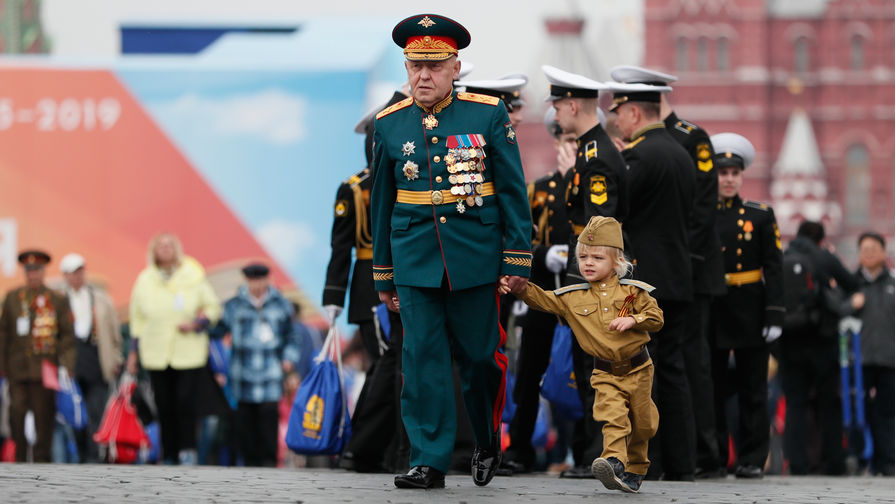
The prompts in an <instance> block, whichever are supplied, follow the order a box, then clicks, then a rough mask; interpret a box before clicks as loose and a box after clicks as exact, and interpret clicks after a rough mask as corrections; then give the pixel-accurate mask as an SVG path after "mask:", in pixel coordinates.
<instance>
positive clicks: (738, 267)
mask: <svg viewBox="0 0 895 504" xmlns="http://www.w3.org/2000/svg"><path fill="white" fill-rule="evenodd" d="M443 218H444V217H442V219H443ZM741 269H743V265H742V264H740V263H737V271H740V270H741Z"/></svg>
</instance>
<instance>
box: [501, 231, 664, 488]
mask: <svg viewBox="0 0 895 504" xmlns="http://www.w3.org/2000/svg"><path fill="white" fill-rule="evenodd" d="M576 254H577V257H578V267H579V269H580V270H581V276H583V277H584V278H585V279H586V280H587V281H588V283H582V284H576V285H570V286H568V287H563V288H561V289H557V290H555V291H553V292H545V291H544V290H542V289H541V288H539V287H538V286H537V285H534V284H532V283H530V282H529V284H528V285H527V286H526V287H525V289H524V290H520V291H519V292H514V294H516V295H517V296H519V297H520V298H521V299H522V300H524V301H525V303H526V304H528V305H529V306H531V307H532V308H536V309H538V310H542V311H546V312H550V313H554V314H556V315H559V316H562V317H564V318H565V319H566V321H567V322H568V323H569V325H570V326H571V327H572V331H573V332H574V333H575V337H576V338H578V343H579V344H580V345H581V348H582V349H584V351H586V352H587V353H588V354H590V355H593V356H594V371H593V374H592V375H591V379H590V383H591V386H592V387H593V388H594V390H596V397H595V400H594V407H593V415H594V419H595V420H597V421H598V422H606V423H605V425H604V426H603V454H602V456H601V457H599V458H597V459H596V460H594V462H593V465H592V466H591V471H593V473H594V476H595V477H596V478H597V479H599V480H600V481H601V482H602V483H603V485H604V486H605V487H606V488H608V489H610V490H622V491H624V492H629V493H635V492H637V491H639V490H640V484H641V482H642V481H643V476H644V475H645V474H646V470H647V468H649V459H648V458H647V446H648V443H649V439H650V438H651V437H653V435H654V434H655V433H656V428H657V427H658V425H659V413H658V411H657V410H656V405H655V404H654V403H653V401H652V398H651V397H650V392H651V390H652V385H653V363H652V361H651V360H650V357H649V353H648V352H647V351H646V344H647V343H648V342H649V338H650V336H649V333H648V332H650V331H652V332H654V331H658V330H659V329H661V328H662V324H663V323H664V322H663V317H662V310H661V309H659V306H658V304H657V303H656V300H655V299H653V298H652V297H651V296H650V295H649V292H650V291H652V290H653V287H652V286H650V285H648V284H646V283H643V282H639V281H637V280H628V279H623V280H619V277H621V276H624V275H625V274H626V273H628V272H629V271H630V269H631V263H630V262H628V261H627V260H626V259H625V256H624V244H623V241H622V230H621V225H620V224H619V223H618V221H616V220H615V219H613V218H611V217H592V218H591V219H590V222H588V224H587V226H586V227H585V228H584V231H582V232H581V235H580V236H579V237H578V246H577V249H576ZM500 292H501V293H502V294H506V293H507V292H510V289H509V286H508V285H507V284H506V283H504V282H501V285H500Z"/></svg>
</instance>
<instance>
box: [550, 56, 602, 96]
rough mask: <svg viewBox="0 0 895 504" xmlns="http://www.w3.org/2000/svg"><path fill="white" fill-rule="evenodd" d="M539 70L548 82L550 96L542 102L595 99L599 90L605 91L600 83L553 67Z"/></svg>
mask: <svg viewBox="0 0 895 504" xmlns="http://www.w3.org/2000/svg"><path fill="white" fill-rule="evenodd" d="M541 70H543V71H544V75H545V76H547V81H548V82H550V94H549V95H548V96H547V98H546V99H545V100H544V101H548V102H550V101H556V100H562V99H563V98H596V97H597V96H599V95H600V90H602V89H606V85H605V84H603V83H602V82H598V81H595V80H593V79H588V78H587V77H585V76H583V75H578V74H574V73H572V72H566V71H565V70H560V69H559V68H556V67H554V66H550V65H542V66H541Z"/></svg>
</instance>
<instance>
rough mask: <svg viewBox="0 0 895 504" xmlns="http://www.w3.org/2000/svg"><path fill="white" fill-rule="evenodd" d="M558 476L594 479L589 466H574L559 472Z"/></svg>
mask: <svg viewBox="0 0 895 504" xmlns="http://www.w3.org/2000/svg"><path fill="white" fill-rule="evenodd" d="M559 477H560V478H569V479H594V473H593V472H592V471H591V468H590V467H587V466H575V467H573V468H571V469H566V470H565V471H563V472H561V473H559Z"/></svg>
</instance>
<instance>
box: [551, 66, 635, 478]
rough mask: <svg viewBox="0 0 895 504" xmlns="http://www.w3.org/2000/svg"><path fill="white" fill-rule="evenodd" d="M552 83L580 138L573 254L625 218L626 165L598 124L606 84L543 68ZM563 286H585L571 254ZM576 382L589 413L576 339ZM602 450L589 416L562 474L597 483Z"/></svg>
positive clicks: (585, 365) (567, 126)
mask: <svg viewBox="0 0 895 504" xmlns="http://www.w3.org/2000/svg"><path fill="white" fill-rule="evenodd" d="M541 68H542V69H543V71H544V74H545V75H546V76H547V80H548V81H549V82H550V94H549V96H548V97H547V100H548V101H551V102H552V104H553V108H554V109H555V111H556V116H555V119H556V123H557V124H558V125H559V127H560V128H561V129H562V131H563V132H564V133H570V134H574V135H575V136H576V137H577V140H576V144H577V145H576V147H577V148H576V150H575V153H574V156H575V166H574V167H573V168H572V170H570V172H569V173H568V174H567V175H566V177H565V181H566V184H565V185H566V187H565V199H566V211H567V215H568V217H569V225H570V227H571V233H569V240H568V242H567V246H570V247H571V249H567V250H572V251H573V252H574V250H575V245H576V244H577V243H578V235H579V234H580V233H581V231H582V230H583V229H584V226H585V225H586V224H587V223H588V221H590V218H591V217H594V216H602V217H613V218H615V219H616V220H618V221H619V222H623V221H624V220H625V216H626V215H627V208H628V207H627V201H628V195H627V174H626V170H625V162H624V159H622V156H621V155H620V154H619V152H618V149H617V148H616V147H615V144H613V142H612V140H611V139H610V138H609V135H607V134H606V131H605V129H604V128H603V126H602V124H600V119H599V107H598V103H597V98H598V96H599V91H600V89H605V85H603V84H602V83H600V82H597V81H594V80H591V79H588V78H587V77H584V76H582V75H577V74H573V73H570V72H566V71H564V70H560V69H558V68H555V67H552V66H549V65H544V66H542V67H541ZM568 258H569V260H568V266H567V268H566V276H565V278H564V279H563V284H564V285H570V284H576V283H581V282H584V277H582V276H581V273H580V272H579V271H578V263H577V259H576V258H575V254H574V253H572V254H569V256H568ZM572 357H573V359H574V370H575V378H576V381H577V382H578V394H579V395H580V396H581V403H582V405H583V407H584V409H585V411H587V409H588V408H590V407H591V405H593V403H594V391H593V388H592V387H591V386H590V381H589V380H590V375H591V372H592V371H593V359H592V358H591V356H590V355H588V354H587V353H586V352H584V351H583V350H582V349H581V346H580V345H579V344H578V340H577V339H575V340H573V342H572ZM602 450H603V438H602V433H601V430H600V426H599V425H598V424H597V423H596V422H595V421H594V419H593V417H592V416H591V415H585V416H584V418H583V419H581V420H580V421H579V422H578V423H577V424H576V426H575V434H574V439H573V441H572V453H573V456H574V459H575V467H573V468H572V469H568V470H566V471H563V472H562V473H560V476H561V477H567V478H593V473H592V472H591V470H590V464H591V462H592V461H593V459H595V458H596V457H599V456H600V453H601V452H602Z"/></svg>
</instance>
